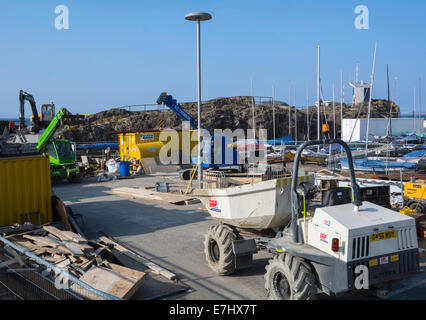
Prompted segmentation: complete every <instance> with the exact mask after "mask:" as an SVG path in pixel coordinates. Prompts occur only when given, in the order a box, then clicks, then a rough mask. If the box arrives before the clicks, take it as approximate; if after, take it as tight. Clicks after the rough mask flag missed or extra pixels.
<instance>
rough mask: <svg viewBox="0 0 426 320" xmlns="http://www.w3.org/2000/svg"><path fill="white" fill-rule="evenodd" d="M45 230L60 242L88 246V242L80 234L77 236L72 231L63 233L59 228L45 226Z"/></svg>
mask: <svg viewBox="0 0 426 320" xmlns="http://www.w3.org/2000/svg"><path fill="white" fill-rule="evenodd" d="M43 229H44V230H46V231H47V232H49V233H51V234H53V235H54V236H56V237H58V238H59V240H69V241H73V242H76V243H83V244H87V242H88V241H87V240H86V239H85V238H83V237H82V236H80V235H78V234H75V233H74V232H72V231H62V230H59V229H58V228H55V227H54V226H44V227H43Z"/></svg>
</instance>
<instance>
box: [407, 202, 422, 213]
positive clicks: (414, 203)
mask: <svg viewBox="0 0 426 320" xmlns="http://www.w3.org/2000/svg"><path fill="white" fill-rule="evenodd" d="M416 208H417V210H416ZM410 209H412V210H416V212H417V213H425V209H424V207H423V204H421V203H417V202H413V203H411V204H410Z"/></svg>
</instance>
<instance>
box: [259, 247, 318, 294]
mask: <svg viewBox="0 0 426 320" xmlns="http://www.w3.org/2000/svg"><path fill="white" fill-rule="evenodd" d="M277 272H281V273H283V274H284V275H285V277H286V278H287V280H288V283H289V285H290V288H291V296H290V299H291V300H312V299H315V293H316V290H317V288H316V285H315V276H314V275H313V273H312V272H311V269H310V267H309V265H308V264H307V263H306V262H305V261H303V260H302V259H300V258H298V257H295V256H292V255H290V254H277V255H275V256H274V258H273V259H271V260H269V264H268V265H267V266H266V273H265V275H264V278H265V290H266V296H267V298H268V299H270V300H282V299H283V297H281V295H280V294H279V293H278V292H276V290H275V289H274V288H273V286H274V285H273V278H274V274H275V273H277Z"/></svg>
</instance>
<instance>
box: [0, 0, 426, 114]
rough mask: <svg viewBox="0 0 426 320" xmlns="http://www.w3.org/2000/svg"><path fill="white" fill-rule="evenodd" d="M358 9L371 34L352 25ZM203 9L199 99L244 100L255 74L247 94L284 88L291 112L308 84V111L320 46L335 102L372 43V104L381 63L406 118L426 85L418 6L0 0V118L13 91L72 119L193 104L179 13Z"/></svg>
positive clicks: (190, 50) (190, 44) (424, 6)
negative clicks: (173, 102)
mask: <svg viewBox="0 0 426 320" xmlns="http://www.w3.org/2000/svg"><path fill="white" fill-rule="evenodd" d="M57 5H66V6H67V7H68V8H69V23H70V29H69V30H57V29H56V28H55V26H54V21H55V18H56V16H57V15H56V14H55V12H54V10H55V7H56V6H57ZM358 5H366V6H367V7H368V8H369V24H370V25H369V30H357V29H356V28H355V27H354V20H355V18H356V17H357V14H355V12H354V10H355V7H356V6H358ZM199 10H202V11H207V12H209V13H211V14H212V16H213V20H211V21H208V22H204V23H203V24H202V59H203V61H202V66H203V68H202V72H203V100H207V99H211V98H215V97H223V96H237V95H249V94H250V77H253V81H254V94H255V95H261V96H270V95H271V91H272V86H273V85H274V86H275V91H276V98H277V99H279V100H282V101H287V100H288V91H289V90H288V88H289V84H290V83H291V86H292V87H293V86H295V87H296V102H297V103H296V104H297V106H298V107H302V106H304V105H305V104H306V88H307V87H308V90H309V97H310V99H309V103H310V104H311V105H312V104H313V101H314V100H313V97H314V95H315V93H314V92H315V88H314V83H315V70H316V46H317V45H321V54H322V74H321V75H322V82H323V83H322V86H323V94H324V98H325V99H326V100H330V99H331V94H332V92H331V87H332V83H333V82H335V86H336V100H339V93H338V91H339V86H340V69H342V70H343V79H344V82H345V84H346V94H345V96H346V99H345V100H346V102H350V101H351V95H352V92H351V90H350V89H349V86H348V82H349V81H353V80H354V73H355V65H356V64H357V63H359V65H360V79H364V80H366V81H368V80H369V78H370V73H371V68H372V60H373V51H374V44H375V41H376V40H377V41H378V53H377V66H376V79H375V84H376V85H375V88H374V98H386V64H389V67H390V77H391V88H392V89H393V86H394V78H395V77H397V78H398V80H397V90H396V93H395V92H392V94H395V95H396V102H397V103H398V104H399V105H400V106H401V107H402V109H403V111H407V112H409V111H412V109H413V94H414V93H413V90H414V86H415V84H416V83H417V81H418V79H419V78H422V80H423V82H424V84H423V88H426V60H425V58H426V40H425V39H426V37H425V33H426V19H424V15H425V13H426V1H424V0H412V1H402V0H394V1H385V0H357V1H352V0H344V1H342V0H321V1H318V0H316V1H314V0H286V1H284V0H262V1H250V0H203V1H200V0H198V1H195V0H192V1H191V0H179V1H176V0H174V1H173V0H162V1H159V0H157V1H155V0H152V1H148V0H137V1H136V0H135V1H131V0H127V1H126V0H124V1H106V0H104V1H98V0H91V1H83V0H57V1H50V0H45V1H34V0H32V1H31V0H27V1H19V0H13V1H6V0H0V30H1V32H0V34H1V40H0V45H1V50H0V117H17V116H18V113H19V101H18V92H19V90H20V89H24V90H26V91H28V92H30V93H32V94H33V95H34V97H35V99H36V101H37V103H38V104H41V103H47V102H50V101H52V100H53V101H54V102H55V103H56V105H57V106H61V107H67V108H68V109H69V110H70V111H71V112H74V113H77V112H78V113H95V112H98V111H100V110H102V109H106V108H110V107H116V106H123V105H129V104H141V103H155V100H156V99H157V97H158V96H159V94H160V93H161V92H162V91H167V92H168V93H170V94H172V95H173V96H174V97H176V98H177V99H178V101H182V102H183V101H195V100H196V96H197V91H196V64H195V61H196V60H195V58H196V42H195V40H196V27H195V23H192V22H188V21H186V20H185V19H184V16H185V14H186V13H188V12H191V11H199ZM424 91H425V90H423V92H424ZM292 92H293V89H292ZM423 92H422V93H423ZM292 95H293V94H292ZM422 95H423V97H426V94H424V93H423V94H422ZM423 100H424V99H423ZM292 101H294V99H293V97H292ZM292 103H294V102H292ZM423 104H424V103H423ZM26 114H27V116H29V115H30V108H29V106H28V107H27V112H26Z"/></svg>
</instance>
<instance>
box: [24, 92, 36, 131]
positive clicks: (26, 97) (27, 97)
mask: <svg viewBox="0 0 426 320" xmlns="http://www.w3.org/2000/svg"><path fill="white" fill-rule="evenodd" d="M25 100H26V101H28V102H29V103H30V105H31V110H32V112H33V116H34V124H35V126H36V127H39V125H40V118H39V116H38V111H37V106H36V102H35V100H34V97H33V96H32V95H31V94H29V93H27V92H25V91H23V90H20V91H19V102H20V111H21V116H20V118H19V121H20V128H21V129H23V128H24V127H25Z"/></svg>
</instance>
